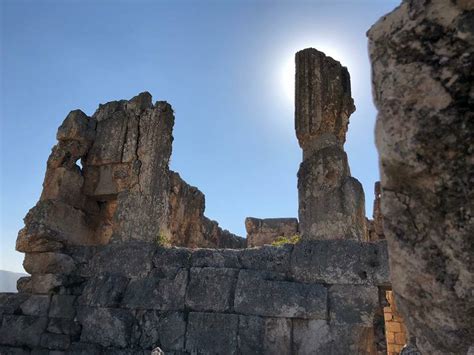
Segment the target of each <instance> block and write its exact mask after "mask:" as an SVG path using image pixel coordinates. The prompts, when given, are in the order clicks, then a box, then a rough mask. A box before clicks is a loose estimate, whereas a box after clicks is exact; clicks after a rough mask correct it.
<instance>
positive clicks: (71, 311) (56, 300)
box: [49, 295, 76, 319]
mask: <svg viewBox="0 0 474 355" xmlns="http://www.w3.org/2000/svg"><path fill="white" fill-rule="evenodd" d="M75 301H76V296H72V295H53V297H52V299H51V307H50V309H49V316H50V317H53V318H66V319H73V318H74V316H75V315H76V310H75V307H74V302H75Z"/></svg>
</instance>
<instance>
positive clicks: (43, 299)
mask: <svg viewBox="0 0 474 355" xmlns="http://www.w3.org/2000/svg"><path fill="white" fill-rule="evenodd" d="M50 300H51V297H50V296H49V295H31V296H30V297H28V299H27V300H25V302H23V303H22V304H21V306H20V309H21V313H23V314H24V315H27V316H37V317H47V316H48V309H49V304H50Z"/></svg>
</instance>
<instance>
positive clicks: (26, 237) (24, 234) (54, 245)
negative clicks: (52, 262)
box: [16, 223, 64, 253]
mask: <svg viewBox="0 0 474 355" xmlns="http://www.w3.org/2000/svg"><path fill="white" fill-rule="evenodd" d="M63 247H64V244H63V243H62V242H61V240H60V239H59V237H58V233H57V232H56V231H53V230H52V229H50V228H49V227H47V226H45V225H44V224H38V223H35V224H30V225H28V226H25V227H24V228H22V229H21V230H20V231H19V232H18V238H17V240H16V250H18V251H20V252H23V253H28V252H31V253H34V252H47V251H59V250H61V249H63Z"/></svg>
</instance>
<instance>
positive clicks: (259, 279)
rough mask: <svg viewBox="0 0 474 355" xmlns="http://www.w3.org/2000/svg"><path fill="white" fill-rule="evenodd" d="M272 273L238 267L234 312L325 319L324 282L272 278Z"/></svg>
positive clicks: (325, 299) (325, 293)
mask: <svg viewBox="0 0 474 355" xmlns="http://www.w3.org/2000/svg"><path fill="white" fill-rule="evenodd" d="M271 276H272V275H270V274H268V273H265V272H258V271H251V270H241V271H240V273H239V278H238V281H237V286H236V291H235V299H234V308H235V311H236V312H238V313H241V314H248V315H259V316H269V317H286V318H315V319H326V317H327V303H326V301H327V291H326V288H325V287H324V286H323V285H318V284H302V283H297V282H288V281H281V280H275V279H272V277H271ZM276 295H278V296H276Z"/></svg>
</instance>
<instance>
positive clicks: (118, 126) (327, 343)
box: [0, 49, 390, 354]
mask: <svg viewBox="0 0 474 355" xmlns="http://www.w3.org/2000/svg"><path fill="white" fill-rule="evenodd" d="M354 109H355V107H354V104H353V100H352V98H351V93H350V79H349V73H348V72H347V70H346V68H344V67H342V66H341V64H340V63H339V62H337V61H335V60H333V59H332V58H329V57H326V56H325V55H324V54H323V53H321V52H318V51H317V50H315V49H306V50H303V51H301V52H299V53H297V55H296V132H297V136H298V140H299V143H300V145H301V148H302V150H303V162H302V163H301V166H300V169H299V172H298V191H299V223H298V221H297V220H296V219H264V220H258V219H252V218H249V219H247V221H246V226H247V230H248V233H249V246H253V245H259V247H256V248H250V247H249V248H246V247H245V239H242V238H240V237H237V236H235V235H233V234H231V233H229V232H227V231H225V230H222V229H221V228H219V226H218V225H217V223H216V222H213V221H210V220H209V219H207V218H206V217H205V216H204V215H203V212H204V196H203V194H202V193H201V192H200V191H199V190H198V189H196V188H194V187H191V186H189V185H188V184H186V183H185V182H184V181H183V180H182V179H181V178H180V177H179V175H178V174H177V173H175V172H172V171H170V170H169V168H168V161H169V158H170V154H171V144H172V140H173V138H172V128H173V121H174V116H173V110H172V108H171V106H170V105H169V104H167V103H166V102H157V103H155V104H153V103H152V101H151V96H150V94H148V93H142V94H140V95H138V96H136V97H134V98H133V99H131V100H130V101H116V102H110V103H107V104H105V105H100V106H99V109H98V110H97V111H96V113H95V114H94V115H93V116H92V117H88V116H87V115H85V114H84V113H83V112H81V111H79V110H77V111H72V112H71V113H70V114H69V115H68V116H67V117H66V119H65V121H64V122H63V124H62V125H61V126H60V127H59V130H58V134H57V139H58V143H57V145H56V146H55V147H54V148H53V150H52V153H51V156H50V157H49V159H48V164H47V172H46V177H45V181H44V185H43V187H44V189H43V193H42V195H41V198H40V201H39V202H38V203H37V205H36V206H35V207H33V208H32V209H31V210H30V211H29V213H28V215H27V216H26V218H25V227H24V228H23V229H22V230H21V231H20V233H19V235H18V241H17V249H18V250H19V251H21V252H24V253H25V254H26V256H25V261H24V266H25V269H26V270H27V271H28V272H29V273H30V274H31V276H30V277H25V278H22V279H20V281H19V283H18V290H19V293H17V294H12V293H10V294H7V293H4V294H0V300H1V301H0V319H1V327H0V343H1V345H0V353H2V354H27V353H28V354H29V353H30V352H32V353H35V354H36V353H44V352H47V351H48V350H49V351H51V353H55V354H56V353H66V354H101V353H108V354H145V353H147V354H149V353H150V352H151V351H152V349H155V348H157V347H159V348H160V349H162V350H163V351H164V352H165V353H167V354H378V353H379V354H381V353H384V352H385V353H386V346H385V338H384V327H383V317H384V314H383V307H384V306H386V302H385V291H386V289H387V288H389V287H390V283H389V272H388V257H387V250H386V243H385V241H383V240H382V241H379V240H377V239H379V238H368V236H367V235H368V234H367V230H366V229H367V228H366V223H365V216H364V207H363V206H364V195H363V191H362V187H361V185H360V183H359V182H358V181H357V180H356V179H354V178H353V177H351V176H350V172H349V167H348V163H347V156H346V153H345V152H344V150H343V144H344V140H345V134H346V131H347V127H348V122H349V116H350V114H351V113H352V112H353V111H354ZM79 159H80V160H81V162H82V169H81V168H80V167H79V166H78V165H77V164H76V162H77V161H78V160H79ZM369 230H370V228H369ZM294 234H299V235H301V239H302V241H301V242H300V243H298V244H295V245H285V246H282V247H273V246H268V245H267V246H261V245H263V244H268V243H270V242H271V241H272V240H273V239H274V238H275V236H277V235H287V236H291V235H294ZM368 239H376V240H377V241H374V242H368V241H367V240H368ZM167 243H170V244H172V245H174V246H173V247H165V246H164V245H163V244H167ZM42 351H44V352H42ZM56 351H58V352H56Z"/></svg>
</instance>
